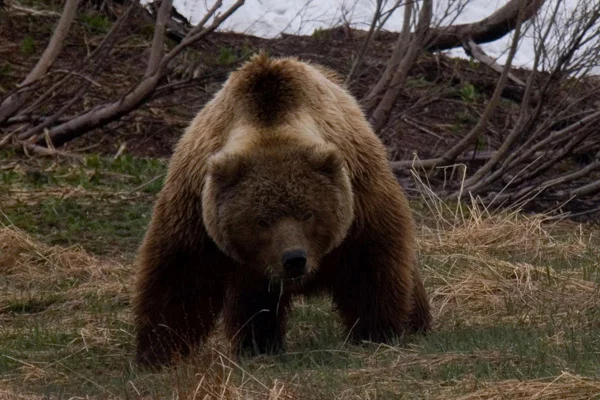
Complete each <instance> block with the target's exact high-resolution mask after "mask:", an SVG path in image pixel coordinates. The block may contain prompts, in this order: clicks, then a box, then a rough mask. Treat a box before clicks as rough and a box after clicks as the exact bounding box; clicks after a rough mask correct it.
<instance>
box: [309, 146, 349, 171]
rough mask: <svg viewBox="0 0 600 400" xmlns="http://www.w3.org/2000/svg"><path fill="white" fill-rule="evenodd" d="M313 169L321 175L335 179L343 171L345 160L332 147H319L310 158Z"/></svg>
mask: <svg viewBox="0 0 600 400" xmlns="http://www.w3.org/2000/svg"><path fill="white" fill-rule="evenodd" d="M310 162H311V164H312V165H313V167H314V168H315V169H316V170H317V171H318V172H319V173H321V174H323V175H326V176H329V177H334V176H336V175H337V174H338V173H340V172H341V171H342V167H343V166H344V160H343V159H342V156H341V155H340V153H339V152H338V151H337V149H335V148H332V147H318V148H317V149H316V150H315V152H314V153H312V154H311V156H310Z"/></svg>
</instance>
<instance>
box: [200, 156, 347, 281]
mask: <svg viewBox="0 0 600 400" xmlns="http://www.w3.org/2000/svg"><path fill="white" fill-rule="evenodd" d="M202 204H203V218H204V225H205V227H206V229H207V232H208V234H209V236H210V237H211V238H212V240H213V241H214V242H215V243H216V244H217V246H218V247H219V248H220V249H221V251H223V252H224V253H225V254H227V255H228V256H229V257H231V258H233V259H234V260H236V261H237V262H239V263H242V264H246V265H249V266H250V267H252V268H255V269H256V270H258V272H259V273H261V274H263V275H265V276H266V277H267V278H269V279H275V280H280V281H283V282H286V281H295V280H300V279H301V278H303V277H305V276H308V275H310V274H311V273H313V272H314V271H315V270H316V269H317V268H318V266H319V262H320V260H321V259H322V257H323V256H324V255H326V254H327V253H329V252H330V251H331V250H333V249H334V248H335V247H336V246H338V245H339V244H341V242H342V241H343V240H344V238H345V237H346V235H347V233H348V230H349V229H350V226H351V225H352V222H353V220H354V211H353V210H354V206H353V194H352V187H351V184H350V178H349V176H348V172H347V170H346V168H345V166H344V161H343V159H342V158H341V156H340V154H339V153H338V151H337V150H336V149H334V148H332V147H329V146H326V145H314V146H310V147H302V146H287V147H285V146H284V147H282V146H275V147H265V146H262V147H261V146H258V147H257V148H255V149H254V150H253V151H247V150H246V151H245V152H244V153H220V154H217V155H215V156H213V157H212V158H211V159H210V161H209V166H208V172H207V178H206V181H205V185H204V189H203V195H202Z"/></svg>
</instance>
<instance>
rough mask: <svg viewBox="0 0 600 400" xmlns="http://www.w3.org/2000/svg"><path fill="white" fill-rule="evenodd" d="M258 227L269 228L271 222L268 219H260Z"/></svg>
mask: <svg viewBox="0 0 600 400" xmlns="http://www.w3.org/2000/svg"><path fill="white" fill-rule="evenodd" d="M258 226H260V227H261V228H268V227H269V221H267V220H266V219H259V220H258Z"/></svg>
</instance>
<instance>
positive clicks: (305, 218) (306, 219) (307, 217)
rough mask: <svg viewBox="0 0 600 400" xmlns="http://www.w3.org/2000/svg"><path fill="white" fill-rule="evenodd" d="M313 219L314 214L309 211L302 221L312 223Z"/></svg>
mask: <svg viewBox="0 0 600 400" xmlns="http://www.w3.org/2000/svg"><path fill="white" fill-rule="evenodd" d="M312 218H313V213H312V212H310V211H308V212H306V213H304V215H303V216H302V221H310V220H311V219H312Z"/></svg>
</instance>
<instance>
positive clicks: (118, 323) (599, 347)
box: [0, 153, 600, 399]
mask: <svg viewBox="0 0 600 400" xmlns="http://www.w3.org/2000/svg"><path fill="white" fill-rule="evenodd" d="M164 172H165V164H164V162H161V161H158V160H152V159H136V158H130V157H121V158H118V159H116V160H112V159H104V158H99V157H96V156H88V157H86V158H85V159H84V160H82V161H72V162H68V161H57V160H26V159H23V158H20V157H17V156H15V155H13V154H10V153H2V154H0V211H1V212H0V221H1V225H0V398H1V399H4V398H7V399H37V398H60V399H62V398H65V399H67V398H97V399H122V398H123V399H134V398H135V399H150V398H173V399H175V398H177V399H191V398H196V399H213V398H215V399H216V398H224V399H235V398H265V399H333V398H336V399H374V398H377V399H386V398H390V399H392V398H393V399H398V398H405V399H423V398H431V399H453V398H457V399H594V398H598V399H600V381H599V380H598V378H600V372H599V367H598V366H599V365H600V304H599V303H600V297H599V293H598V289H599V287H600V267H599V266H598V259H599V257H598V250H597V249H598V240H597V237H598V231H597V229H595V228H593V227H590V226H579V225H575V224H571V223H568V222H565V221H560V222H556V221H554V222H552V221H547V220H545V219H544V217H540V216H525V215H521V214H518V213H516V212H515V213H511V212H505V213H501V214H493V215H488V214H487V213H486V212H485V210H481V209H477V208H470V209H467V208H465V207H462V208H461V207H458V206H447V205H445V204H443V203H441V202H439V201H437V200H436V199H435V198H432V197H429V196H428V195H427V191H426V189H424V190H423V198H422V199H420V200H418V201H415V202H414V206H415V210H416V214H417V218H418V220H419V226H420V238H419V252H420V266H421V269H422V271H423V276H424V279H425V283H426V286H427V289H428V292H429V293H430V296H431V301H432V304H433V309H434V315H435V319H436V324H435V329H434V331H433V333H431V334H430V335H429V336H427V337H425V338H421V337H418V338H413V339H412V340H411V341H410V344H408V345H405V346H387V345H385V346H384V345H376V344H372V343H365V344H364V345H361V346H354V345H348V344H346V343H345V341H344V337H343V335H342V334H341V332H340V329H339V321H338V319H337V316H336V315H335V313H334V312H333V311H332V309H331V305H330V302H329V301H328V299H326V298H323V299H316V300H311V301H305V300H303V299H298V301H297V302H296V304H295V308H294V312H293V316H292V319H291V324H290V332H289V336H288V352H287V353H285V354H282V355H278V356H271V357H259V358H255V359H242V360H239V359H235V358H232V357H231V356H230V355H229V353H228V348H227V344H226V343H224V341H223V340H222V339H221V337H220V335H219V333H217V334H216V335H214V337H213V338H211V340H210V342H209V344H208V345H207V346H206V348H205V349H204V350H202V351H201V352H199V354H197V355H196V356H195V357H194V358H193V360H190V361H189V362H187V363H186V364H185V365H182V366H180V367H178V368H176V369H172V370H169V371H165V372H162V373H148V372H144V371H141V370H139V369H137V367H136V366H135V365H134V364H133V362H132V353H133V337H132V335H133V327H132V324H131V311H130V303H129V301H130V294H131V288H132V282H133V274H134V268H133V263H132V261H133V256H134V252H135V250H136V247H137V245H138V244H139V241H140V239H141V237H142V235H143V232H144V227H145V225H146V224H147V222H148V219H149V217H150V212H151V206H152V202H153V199H154V195H155V194H156V193H157V191H158V190H159V189H160V185H161V182H162V178H163V176H164Z"/></svg>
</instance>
